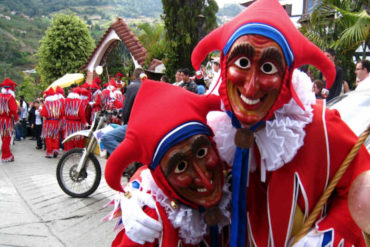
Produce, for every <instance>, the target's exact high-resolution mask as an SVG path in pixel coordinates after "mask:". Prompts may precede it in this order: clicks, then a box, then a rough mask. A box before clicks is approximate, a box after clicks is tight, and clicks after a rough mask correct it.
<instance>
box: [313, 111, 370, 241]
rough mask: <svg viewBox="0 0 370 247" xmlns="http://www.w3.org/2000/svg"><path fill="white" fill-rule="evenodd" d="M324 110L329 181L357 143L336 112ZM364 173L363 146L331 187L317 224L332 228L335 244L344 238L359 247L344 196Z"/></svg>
mask: <svg viewBox="0 0 370 247" xmlns="http://www.w3.org/2000/svg"><path fill="white" fill-rule="evenodd" d="M327 111H328V112H327V114H326V116H327V117H326V123H327V130H328V139H329V148H330V162H331V167H333V168H332V169H331V173H330V177H331V178H332V177H333V176H334V173H335V172H336V171H337V170H338V168H339V166H340V165H341V163H342V162H343V160H344V159H345V158H346V156H347V155H348V153H349V152H350V150H351V149H352V147H353V146H354V145H355V143H356V142H357V140H358V137H357V136H356V135H355V134H354V133H353V132H352V130H351V129H350V128H349V127H348V126H347V125H346V124H345V123H344V122H343V121H342V120H341V119H340V116H339V114H338V112H337V111H332V110H327ZM367 170H370V155H369V153H368V151H367V150H366V148H365V146H362V147H361V149H360V151H359V152H358V154H357V156H356V157H355V158H354V160H353V161H352V162H351V164H350V165H349V167H348V168H347V170H346V172H345V173H344V175H343V177H342V178H341V180H340V181H339V183H338V184H337V186H336V187H335V190H334V193H333V195H332V197H331V199H330V201H329V203H328V213H327V216H326V217H325V218H324V219H323V220H322V221H320V222H319V223H318V226H319V229H320V230H327V229H330V228H333V229H334V231H335V238H336V239H335V242H339V241H340V240H341V238H344V239H346V240H349V241H350V242H351V243H352V244H354V245H356V246H362V243H363V237H362V234H361V230H360V228H359V227H358V226H357V225H356V223H355V222H354V221H353V219H352V217H351V215H350V212H349V209H348V202H347V197H348V191H349V188H350V186H351V184H352V182H353V181H354V180H355V179H356V177H357V176H358V175H359V174H361V173H362V172H365V171H367ZM369 203H370V202H369Z"/></svg>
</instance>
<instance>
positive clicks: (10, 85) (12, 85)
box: [0, 78, 17, 91]
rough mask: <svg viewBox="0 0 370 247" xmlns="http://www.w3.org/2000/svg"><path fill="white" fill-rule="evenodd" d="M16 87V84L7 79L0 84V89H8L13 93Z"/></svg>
mask: <svg viewBox="0 0 370 247" xmlns="http://www.w3.org/2000/svg"><path fill="white" fill-rule="evenodd" d="M16 86H17V83H15V82H14V81H12V80H10V79H9V78H5V79H4V81H3V82H2V83H1V84H0V87H4V88H10V89H11V90H13V91H14V90H15V87H16Z"/></svg>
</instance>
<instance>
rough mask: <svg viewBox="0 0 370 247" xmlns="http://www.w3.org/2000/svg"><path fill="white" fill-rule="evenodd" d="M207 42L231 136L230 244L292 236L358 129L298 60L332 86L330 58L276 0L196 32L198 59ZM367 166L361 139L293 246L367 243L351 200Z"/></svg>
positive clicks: (282, 242) (287, 241)
mask: <svg viewBox="0 0 370 247" xmlns="http://www.w3.org/2000/svg"><path fill="white" fill-rule="evenodd" d="M213 50H220V51H221V59H220V63H221V77H222V82H221V85H220V89H219V94H220V96H221V98H222V101H223V104H224V108H225V111H226V112H227V114H228V115H229V117H230V118H231V120H232V124H233V127H234V128H233V129H230V134H229V136H230V137H231V139H235V144H236V146H237V147H236V151H235V155H234V162H233V167H232V170H233V172H232V176H233V178H232V188H233V190H232V197H233V199H232V221H231V222H232V226H231V242H230V246H245V245H248V246H289V245H291V243H292V240H294V236H295V234H296V233H297V231H298V230H299V229H300V228H301V226H302V224H303V222H304V221H305V219H307V216H308V215H309V214H310V213H311V211H312V209H313V207H314V206H315V204H316V203H317V201H318V200H319V198H320V196H321V195H322V194H323V192H324V191H325V189H326V188H327V185H328V183H329V181H331V179H332V178H333V175H334V173H335V172H336V171H337V170H338V169H339V166H340V165H341V163H342V162H343V160H344V159H345V158H346V156H347V154H348V153H349V152H350V150H351V148H352V147H353V146H354V144H355V143H356V141H357V139H358V138H357V136H356V135H355V134H354V133H353V132H352V131H351V130H350V128H349V127H348V126H347V125H346V124H345V123H344V122H343V121H342V120H341V119H340V116H339V114H338V112H337V111H335V110H329V109H326V107H325V102H324V101H322V100H318V101H316V100H315V97H314V94H313V93H312V92H311V87H312V86H311V81H310V80H309V79H308V77H307V76H306V75H305V74H304V73H301V72H299V71H296V70H295V69H296V68H298V67H300V66H302V65H304V64H311V65H313V66H315V67H317V68H318V69H320V70H321V71H322V72H323V74H324V76H325V78H326V79H327V87H328V88H330V86H331V85H332V83H333V81H334V78H335V67H334V64H333V63H332V62H331V61H330V60H329V59H327V58H326V56H325V55H324V53H323V52H322V51H321V50H320V49H319V48H318V47H316V46H315V45H314V44H313V43H311V42H310V41H309V40H308V39H307V38H305V37H304V36H303V35H302V34H301V33H300V32H299V31H298V30H297V29H296V27H295V26H294V24H293V23H292V22H291V20H290V18H289V16H288V15H287V13H286V11H285V10H284V9H283V8H282V6H281V5H280V4H279V2H278V1H276V0H259V1H256V2H255V3H253V4H252V5H250V6H249V7H248V8H247V9H246V10H245V11H243V12H242V13H241V14H240V15H238V16H237V17H235V18H234V19H233V20H231V21H230V22H228V23H226V24H225V25H223V26H221V27H219V28H217V29H216V30H214V31H212V32H211V33H210V34H209V35H207V36H206V37H205V38H204V39H203V40H201V41H200V43H199V44H198V45H197V47H196V48H195V49H194V51H193V54H192V63H193V66H194V67H195V69H198V68H199V66H200V63H201V62H202V61H203V59H204V58H205V57H206V56H207V55H208V53H209V52H211V51H213ZM215 134H216V136H217V133H215ZM230 143H231V141H230ZM221 155H222V154H221ZM369 169H370V157H369V153H368V151H367V150H366V148H365V147H364V146H362V147H361V150H360V151H359V153H358V155H357V156H356V157H355V159H354V160H353V162H352V163H351V165H350V166H349V168H348V169H347V171H346V172H345V174H344V176H343V177H342V178H341V179H340V180H339V183H338V184H337V186H336V187H335V191H334V193H333V194H332V196H331V197H330V198H329V201H328V202H327V204H326V206H325V207H324V208H323V210H322V212H321V215H320V217H319V218H318V219H317V221H316V222H315V224H314V225H313V226H312V229H311V231H310V232H309V233H308V234H306V236H305V237H304V238H302V239H301V240H300V241H299V242H298V243H297V244H296V245H295V246H328V245H330V246H365V240H364V236H363V233H362V230H364V229H362V230H361V229H360V228H359V226H358V225H356V223H355V221H354V219H353V218H352V217H351V214H350V211H349V208H348V203H350V204H351V201H349V200H348V191H349V189H350V188H351V185H352V182H354V181H356V180H357V177H359V178H360V176H359V175H360V174H362V173H364V172H366V171H368V170H369ZM240 174H241V175H240ZM239 175H240V176H239ZM363 189H364V190H367V191H368V193H369V192H370V191H369V187H367V188H363ZM359 203H363V204H365V205H366V204H367V205H369V203H370V202H361V201H360V202H359ZM368 208H369V207H368ZM365 215H366V214H365ZM367 217H370V212H368V213H367ZM368 219H369V220H370V218H368ZM368 222H370V221H368ZM245 239H246V242H244V241H245Z"/></svg>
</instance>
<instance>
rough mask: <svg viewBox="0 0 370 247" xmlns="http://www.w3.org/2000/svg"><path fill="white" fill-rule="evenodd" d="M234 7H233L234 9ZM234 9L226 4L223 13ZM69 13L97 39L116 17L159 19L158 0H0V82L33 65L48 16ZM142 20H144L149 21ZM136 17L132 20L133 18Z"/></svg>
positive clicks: (48, 21) (21, 78)
mask: <svg viewBox="0 0 370 247" xmlns="http://www.w3.org/2000/svg"><path fill="white" fill-rule="evenodd" d="M236 10H237V9H236ZM232 11H234V12H235V8H234V9H232V8H231V7H230V6H228V7H227V9H226V10H224V11H223V9H221V10H220V13H222V14H223V15H224V14H225V13H230V12H232ZM59 12H63V13H66V12H73V13H76V14H77V15H78V16H80V17H81V18H82V19H83V20H84V21H85V22H86V23H87V24H88V25H89V26H90V31H91V35H92V37H93V38H94V39H95V41H96V42H98V41H99V39H100V38H101V36H102V35H103V33H104V32H105V30H106V28H107V27H108V26H109V25H110V24H111V23H112V21H114V19H115V18H116V17H117V16H119V17H122V18H124V19H126V20H128V22H129V23H130V22H131V23H133V24H132V25H133V26H135V23H136V22H137V20H142V19H144V18H150V19H153V18H154V19H159V18H160V14H161V13H162V2H161V0H140V1H132V0H17V1H14V0H2V1H0V81H2V80H3V79H4V78H5V77H10V78H12V79H14V80H15V81H17V82H21V81H23V75H22V71H24V70H32V69H34V68H35V66H36V65H37V57H36V52H37V50H38V47H39V42H40V40H41V38H42V37H43V36H44V34H45V30H46V29H47V27H48V26H49V24H50V22H51V19H52V15H53V14H55V13H59ZM150 19H149V20H148V19H145V21H150ZM135 20H136V21H135Z"/></svg>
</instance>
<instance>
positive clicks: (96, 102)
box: [89, 77, 102, 123]
mask: <svg viewBox="0 0 370 247" xmlns="http://www.w3.org/2000/svg"><path fill="white" fill-rule="evenodd" d="M98 83H99V84H100V79H99V77H96V78H95V79H94V81H93V82H92V83H91V86H90V88H92V89H94V90H95V91H94V92H93V93H92V95H91V100H90V102H89V104H90V106H91V116H90V123H92V121H93V119H94V116H95V113H97V112H99V111H100V110H101V108H102V101H101V100H102V92H101V90H100V86H99V85H98Z"/></svg>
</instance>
